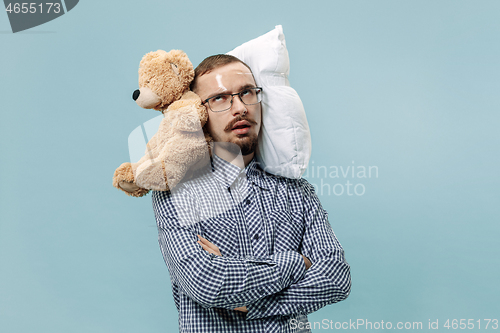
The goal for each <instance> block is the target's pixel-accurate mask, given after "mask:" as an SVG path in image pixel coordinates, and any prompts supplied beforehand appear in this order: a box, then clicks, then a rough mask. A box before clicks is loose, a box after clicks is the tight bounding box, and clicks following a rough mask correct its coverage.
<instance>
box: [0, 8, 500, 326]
mask: <svg viewBox="0 0 500 333" xmlns="http://www.w3.org/2000/svg"><path fill="white" fill-rule="evenodd" d="M499 13H500V2H498V1H476V2H472V1H455V0H453V1H397V0H393V1H371V0H370V1H304V2H303V1H292V2H291V1H244V2H226V1H210V2H209V1H203V2H202V1H189V2H188V1H142V2H135V3H134V4H132V3H131V2H123V1H117V0H114V1H85V0H83V1H80V3H79V4H78V5H77V6H76V7H75V8H74V9H73V10H72V11H71V12H69V13H67V14H65V15H63V16H61V17H60V18H58V19H56V20H54V21H51V22H48V23H46V24H44V25H42V26H39V27H36V28H33V29H31V30H28V31H26V32H21V33H17V34H12V33H11V31H10V26H9V23H8V20H7V14H6V13H5V12H3V13H0V32H1V33H0V43H1V48H0V49H1V51H0V66H1V73H0V91H1V94H0V95H1V97H2V98H1V101H0V105H1V116H2V117H1V120H0V126H1V128H0V129H1V134H0V135H1V137H0V139H1V143H0V145H1V146H0V147H1V163H0V177H1V185H0V219H1V222H0V270H1V271H0V332H30V333H31V332H37V333H38V332H51V333H52V332H75V333H76V332H85V333H86V332H106V333H107V332H173V331H176V330H177V311H176V309H175V306H174V303H173V299H172V294H171V287H170V281H169V276H168V271H167V267H166V265H165V264H164V262H163V259H162V257H161V253H160V250H159V247H158V243H157V232H156V228H155V220H154V216H153V211H152V207H151V199H150V196H149V195H148V196H147V197H145V198H141V199H137V198H130V197H127V196H126V195H124V194H123V193H121V192H119V191H118V190H116V189H115V188H113V187H112V185H111V181H112V175H113V172H114V170H115V168H116V167H118V166H119V165H120V164H121V163H122V162H125V161H127V159H128V149H127V137H128V135H129V133H130V132H131V131H132V130H133V129H134V128H136V127H137V126H139V125H140V124H142V123H144V122H145V121H147V120H149V119H151V118H153V117H154V116H157V113H155V112H154V111H151V110H143V109H140V108H139V107H138V106H137V105H136V104H135V103H134V102H133V101H132V99H131V94H132V92H133V90H135V89H136V88H137V68H138V65H139V61H140V59H141V57H142V56H143V55H144V54H145V53H147V52H149V51H154V50H157V49H165V50H170V49H174V48H176V49H183V50H184V51H186V52H187V54H188V55H189V57H190V59H191V60H192V62H193V64H195V65H196V64H198V63H199V62H200V61H201V60H202V59H203V58H204V57H205V56H208V55H211V54H215V53H224V52H227V51H229V50H231V49H232V48H234V47H235V46H237V45H239V44H241V43H243V42H245V41H248V40H250V39H252V38H255V37H257V36H259V35H261V34H264V33H266V32H267V31H269V30H271V29H273V28H274V26H275V25H276V24H282V25H283V28H284V32H285V35H286V41H287V46H288V50H289V53H290V60H291V74H290V82H291V84H292V87H294V88H295V89H296V90H297V91H298V93H299V95H300V96H301V98H302V101H303V103H304V106H305V109H306V112H307V116H308V120H309V126H310V128H311V132H312V138H313V155H312V158H311V164H312V162H313V161H314V165H315V166H326V167H327V168H330V167H331V166H337V167H340V166H342V167H343V168H346V167H348V166H352V165H355V166H366V167H368V166H377V167H378V171H379V173H378V178H377V177H374V176H373V175H372V178H370V179H359V178H352V177H347V178H343V177H342V176H341V177H340V178H330V177H323V178H319V177H312V175H311V174H309V177H307V178H308V179H309V180H310V181H311V182H312V183H315V184H317V185H321V181H323V184H325V183H328V184H329V185H330V186H333V185H335V184H336V183H342V184H345V183H346V181H348V180H349V181H350V182H351V183H353V184H357V183H362V184H363V185H364V186H365V189H366V191H365V194H364V195H362V196H357V195H353V196H348V195H347V194H346V193H344V194H343V195H339V196H337V195H335V194H333V193H330V194H328V192H327V187H326V186H323V188H322V189H323V192H322V193H321V191H320V189H321V188H320V187H319V188H318V190H319V192H320V193H319V194H320V196H321V201H322V203H323V206H324V208H325V209H326V210H327V211H328V212H329V216H330V222H331V224H332V226H333V229H334V230H335V232H336V234H337V236H338V238H339V240H340V241H341V243H342V245H343V247H344V249H345V251H346V258H347V260H348V262H349V264H350V265H351V269H352V293H351V295H350V296H349V298H348V299H347V300H346V301H343V302H341V303H338V304H334V305H330V306H327V307H325V308H323V309H321V310H319V311H317V312H315V313H314V314H311V315H310V316H309V319H310V321H311V322H313V321H321V320H323V319H327V320H328V321H329V320H332V321H333V322H337V321H339V322H345V321H349V320H356V319H366V320H369V321H371V322H380V321H382V320H383V321H384V322H387V321H391V322H393V325H396V323H397V322H398V321H401V322H403V323H404V322H407V321H409V322H414V321H419V322H422V323H423V325H424V330H425V331H427V330H426V329H427V325H428V320H429V319H431V320H432V321H435V320H436V319H439V325H440V331H448V330H446V329H444V328H443V327H442V325H443V324H444V322H445V320H446V319H448V318H449V319H454V318H456V319H474V320H475V321H476V320H478V319H484V318H498V319H500V311H499V309H500V307H499V305H498V304H499V303H498V302H499V301H498V300H499V299H500V287H499V283H498V281H500V269H499V257H500V246H499V236H500V227H499V221H500V209H499V207H500V205H499V199H500V190H499V185H500V181H499V176H498V172H499V171H498V170H499V167H500V158H499V144H500V135H499V130H498V127H499V121H500V116H499V111H500V110H499V106H500V94H499V91H500V63H499V59H500V46H499V45H500V20H499V17H500V16H499ZM353 161H354V162H353ZM337 190H338V188H337ZM337 193H338V192H337ZM475 323H476V326H477V322H475ZM481 328H482V329H481V331H484V324H482V327H481ZM499 329H500V328H499ZM360 330H364V331H366V329H365V328H364V327H363V328H360ZM313 331H314V332H323V331H328V330H324V329H319V328H316V329H315V330H313ZM450 331H453V330H452V329H450ZM465 331H468V332H470V331H478V330H477V329H474V330H465ZM490 331H491V324H490Z"/></svg>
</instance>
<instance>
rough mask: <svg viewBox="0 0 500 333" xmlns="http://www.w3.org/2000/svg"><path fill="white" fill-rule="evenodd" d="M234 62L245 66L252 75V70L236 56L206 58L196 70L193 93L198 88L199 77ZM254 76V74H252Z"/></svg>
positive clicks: (218, 55)
mask: <svg viewBox="0 0 500 333" xmlns="http://www.w3.org/2000/svg"><path fill="white" fill-rule="evenodd" d="M233 62H240V63H242V64H243V65H245V66H246V67H247V68H248V69H249V70H250V73H252V69H251V68H250V67H249V66H248V65H247V64H245V63H244V62H243V61H241V60H240V59H238V58H236V57H235V56H232V55H229V54H216V55H213V56H210V57H207V58H205V59H204V60H203V61H202V62H200V64H199V65H198V66H197V67H196V69H195V70H194V80H193V82H191V87H190V88H191V91H194V89H195V88H196V81H197V79H198V77H200V76H202V75H204V74H207V73H210V72H211V71H213V70H214V69H216V68H219V67H222V66H224V65H227V64H231V63H233ZM252 75H253V73H252Z"/></svg>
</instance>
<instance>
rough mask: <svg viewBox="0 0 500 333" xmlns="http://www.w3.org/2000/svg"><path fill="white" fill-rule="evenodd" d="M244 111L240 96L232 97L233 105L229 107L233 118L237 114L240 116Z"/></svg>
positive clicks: (244, 106)
mask: <svg viewBox="0 0 500 333" xmlns="http://www.w3.org/2000/svg"><path fill="white" fill-rule="evenodd" d="M245 110H246V105H245V104H243V102H242V101H241V99H240V96H233V105H232V106H231V112H232V114H233V116H235V115H237V114H242V113H243V112H244V111H245Z"/></svg>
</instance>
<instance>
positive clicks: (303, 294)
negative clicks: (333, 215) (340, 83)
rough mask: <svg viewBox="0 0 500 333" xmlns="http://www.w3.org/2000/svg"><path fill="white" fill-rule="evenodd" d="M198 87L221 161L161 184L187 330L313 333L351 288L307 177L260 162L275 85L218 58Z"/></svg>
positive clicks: (160, 217) (168, 246)
mask: <svg viewBox="0 0 500 333" xmlns="http://www.w3.org/2000/svg"><path fill="white" fill-rule="evenodd" d="M192 89H193V91H194V92H196V93H197V94H198V95H199V96H200V98H201V100H202V103H203V104H204V105H205V106H206V108H207V110H208V113H209V120H208V122H207V125H206V129H207V130H208V131H209V133H210V134H211V135H212V137H213V138H214V142H215V144H214V147H213V149H212V159H211V165H210V166H209V168H208V170H205V171H202V172H200V173H199V174H198V175H197V176H195V177H194V178H192V179H190V180H187V181H185V182H184V183H182V184H180V185H178V186H177V187H176V188H175V189H174V190H173V191H171V192H156V191H155V192H153V207H154V211H155V216H156V220H157V225H158V231H159V243H160V248H161V251H162V254H163V257H164V259H165V262H166V264H167V266H168V269H169V273H170V280H171V283H172V291H173V295H174V301H175V305H176V307H177V309H178V311H179V329H180V332H207V333H208V332H210V333H212V332H249V333H256V332H259V333H260V332H298V331H299V330H298V329H299V328H300V329H302V330H300V332H310V330H309V329H305V330H304V328H305V327H307V323H308V322H307V314H309V313H311V312H314V311H316V310H318V309H320V308H322V307H324V306H326V305H328V304H331V303H335V302H338V301H341V300H343V299H345V298H346V297H347V296H348V295H349V292H350V287H351V280H350V269H349V265H348V264H347V262H346V261H345V260H344V251H343V249H342V247H341V245H340V243H339V242H338V241H337V238H336V237H335V234H334V232H333V230H332V229H331V226H330V224H329V222H328V214H327V212H326V211H325V210H324V209H323V208H322V207H321V204H320V202H319V200H318V197H317V196H316V194H315V193H314V189H313V187H312V186H311V185H310V184H309V183H308V182H307V181H306V180H304V179H288V178H284V177H278V176H274V175H271V174H268V173H265V172H264V171H263V170H262V169H261V168H260V166H259V165H258V163H257V161H256V160H255V149H256V147H257V143H258V134H259V131H260V128H261V124H262V110H261V104H260V100H261V94H262V93H265V92H262V89H261V88H259V87H257V85H256V83H255V80H254V78H253V75H252V72H251V70H250V68H249V67H248V66H247V65H246V64H244V63H243V62H241V61H240V60H238V59H237V58H235V57H232V56H228V55H216V56H212V57H208V58H207V59H205V60H204V61H203V62H202V63H201V64H200V65H199V66H198V67H197V68H196V70H195V80H194V82H193V84H192ZM270 98H272V96H271V97H270Z"/></svg>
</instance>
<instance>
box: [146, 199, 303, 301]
mask: <svg viewBox="0 0 500 333" xmlns="http://www.w3.org/2000/svg"><path fill="white" fill-rule="evenodd" d="M178 198H180V199H178ZM195 207H196V202H195V201H194V200H192V199H191V198H190V196H189V195H188V194H187V193H176V199H174V198H173V196H172V194H171V193H170V192H158V191H154V192H153V209H154V212H155V217H156V221H157V225H158V241H159V244H160V249H161V253H162V255H163V258H164V260H165V263H166V264H167V267H168V269H169V272H170V276H171V279H173V280H175V282H176V284H177V285H178V287H179V289H180V291H181V292H183V293H184V294H186V295H187V296H188V297H190V298H191V299H193V300H194V301H195V302H197V303H198V304H200V305H201V306H203V307H205V308H211V307H216V308H226V309H231V310H232V309H234V308H236V307H240V306H243V305H245V304H249V303H253V302H256V301H257V300H259V299H261V298H263V297H266V296H268V295H272V294H275V293H277V292H279V291H280V290H283V289H284V288H286V287H288V286H290V285H291V284H293V283H296V282H297V281H299V280H300V279H302V278H303V277H304V275H305V264H304V260H303V258H302V256H301V255H300V254H299V253H297V252H295V251H286V252H281V253H278V254H275V255H272V256H266V257H239V258H228V257H221V256H217V255H215V254H211V253H208V252H207V251H205V250H203V248H202V247H201V245H199V244H198V243H197V241H198V237H197V234H201V230H200V226H199V223H197V222H198V221H197V220H198V218H197V216H196V209H195Z"/></svg>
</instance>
